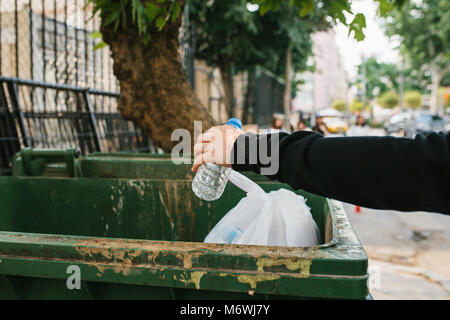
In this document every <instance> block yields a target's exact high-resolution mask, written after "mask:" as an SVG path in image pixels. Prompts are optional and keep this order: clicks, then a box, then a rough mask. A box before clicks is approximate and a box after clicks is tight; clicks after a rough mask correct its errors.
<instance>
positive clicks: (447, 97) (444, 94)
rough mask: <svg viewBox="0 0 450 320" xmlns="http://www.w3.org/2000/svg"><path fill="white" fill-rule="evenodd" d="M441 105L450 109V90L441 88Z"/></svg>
mask: <svg viewBox="0 0 450 320" xmlns="http://www.w3.org/2000/svg"><path fill="white" fill-rule="evenodd" d="M438 96H439V103H440V104H442V105H443V106H444V107H450V89H447V88H445V87H441V88H439V90H438Z"/></svg>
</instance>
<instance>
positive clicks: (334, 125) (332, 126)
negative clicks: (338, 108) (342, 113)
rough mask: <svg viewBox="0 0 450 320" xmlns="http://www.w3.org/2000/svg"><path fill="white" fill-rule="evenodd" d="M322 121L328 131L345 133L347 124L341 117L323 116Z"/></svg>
mask: <svg viewBox="0 0 450 320" xmlns="http://www.w3.org/2000/svg"><path fill="white" fill-rule="evenodd" d="M323 122H324V123H325V125H326V126H327V129H328V131H329V132H330V133H341V134H345V133H346V132H347V130H348V125H347V123H346V122H345V121H344V120H343V119H342V118H338V117H325V118H323Z"/></svg>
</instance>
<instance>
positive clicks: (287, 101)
mask: <svg viewBox="0 0 450 320" xmlns="http://www.w3.org/2000/svg"><path fill="white" fill-rule="evenodd" d="M291 73H292V51H291V48H290V47H289V48H287V50H286V77H285V82H284V99H283V111H284V116H285V120H284V128H285V129H286V130H290V129H291V128H290V123H291V122H290V118H291V100H292V99H291V95H292V93H291Z"/></svg>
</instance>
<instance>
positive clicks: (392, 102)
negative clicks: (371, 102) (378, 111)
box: [378, 90, 399, 109]
mask: <svg viewBox="0 0 450 320" xmlns="http://www.w3.org/2000/svg"><path fill="white" fill-rule="evenodd" d="M398 101H399V100H398V94H397V92H395V90H390V91H388V92H386V93H384V94H383V95H382V96H381V97H380V98H379V99H378V103H379V104H380V105H381V106H382V107H383V108H387V109H392V108H394V107H395V106H397V105H398Z"/></svg>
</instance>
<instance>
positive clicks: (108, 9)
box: [88, 0, 404, 44]
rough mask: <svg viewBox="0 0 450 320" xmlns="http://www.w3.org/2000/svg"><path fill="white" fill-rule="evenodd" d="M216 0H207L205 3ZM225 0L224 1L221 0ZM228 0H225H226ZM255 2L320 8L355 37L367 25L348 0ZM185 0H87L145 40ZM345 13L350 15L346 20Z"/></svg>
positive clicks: (387, 3)
mask: <svg viewBox="0 0 450 320" xmlns="http://www.w3.org/2000/svg"><path fill="white" fill-rule="evenodd" d="M375 1H376V2H378V3H379V9H380V10H379V12H380V14H381V15H386V13H387V12H389V11H390V10H391V9H392V8H393V7H394V6H401V5H402V3H403V2H404V0H396V1H394V0H375ZM215 2H219V1H214V0H210V1H208V2H207V3H208V4H209V3H213V4H214V3H215ZM220 2H225V1H220ZM227 2H228V0H227ZM250 2H252V3H254V4H258V5H259V8H260V10H259V11H260V13H261V15H265V14H266V13H267V12H269V11H275V12H276V11H278V10H279V9H280V8H282V7H283V6H284V4H285V3H289V5H290V6H291V7H292V8H295V9H296V11H297V13H298V16H299V17H305V16H307V15H309V14H311V12H314V11H315V9H323V10H324V11H325V12H326V14H327V16H329V17H330V19H331V20H332V21H333V22H334V23H338V22H339V23H342V24H344V25H345V26H347V27H348V29H349V35H350V34H351V33H353V35H354V37H355V39H357V40H358V41H360V40H363V39H364V32H363V29H364V28H365V27H366V21H365V17H364V15H363V14H362V13H354V12H352V10H351V0H289V1H286V0H252V1H250ZM185 3H186V0H89V1H88V5H89V4H92V5H93V14H94V15H95V14H97V13H99V15H100V17H101V18H102V21H103V24H104V26H109V25H112V26H113V27H114V30H115V31H117V30H119V29H121V30H122V31H126V29H127V28H128V27H130V26H131V25H132V26H134V27H136V28H137V29H138V31H139V35H140V37H141V39H142V41H144V43H145V44H147V43H148V42H149V41H150V39H151V36H150V30H151V29H152V28H156V29H157V30H162V29H164V27H165V26H166V25H167V24H170V23H173V22H175V20H176V19H177V18H178V17H179V16H180V13H181V12H182V9H183V8H184V5H185ZM346 14H347V15H348V16H350V17H351V21H347V18H346Z"/></svg>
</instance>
